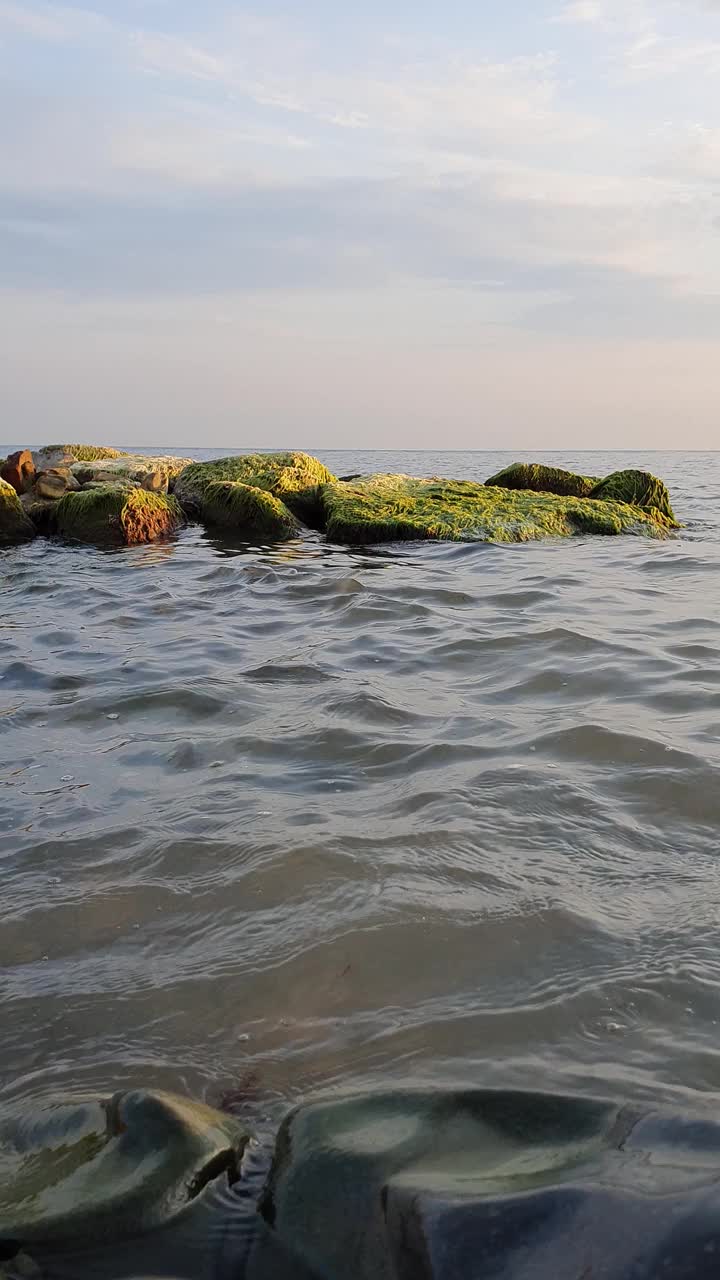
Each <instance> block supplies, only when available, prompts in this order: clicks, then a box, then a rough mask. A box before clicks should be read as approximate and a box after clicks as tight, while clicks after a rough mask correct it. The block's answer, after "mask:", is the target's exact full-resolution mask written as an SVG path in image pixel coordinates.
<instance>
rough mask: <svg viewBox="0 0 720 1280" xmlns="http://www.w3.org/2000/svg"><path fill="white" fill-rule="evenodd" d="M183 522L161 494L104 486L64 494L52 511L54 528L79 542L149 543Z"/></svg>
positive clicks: (177, 509) (170, 501)
mask: <svg viewBox="0 0 720 1280" xmlns="http://www.w3.org/2000/svg"><path fill="white" fill-rule="evenodd" d="M183 521H184V517H183V513H182V510H181V508H180V505H179V503H177V502H176V500H175V499H174V498H172V497H168V496H167V494H164V493H149V492H148V491H147V490H146V489H128V488H125V487H123V486H119V485H103V486H100V487H99V488H96V489H88V490H83V491H82V492H80V493H66V494H65V496H64V497H63V498H60V500H59V502H58V503H57V507H56V511H55V521H54V523H55V528H56V530H57V532H58V533H60V534H62V535H63V536H64V537H66V538H75V539H77V540H78V541H80V542H93V543H95V542H101V543H107V542H110V543H127V544H128V545H132V544H134V543H140V542H152V541H153V540H154V539H155V538H160V537H163V536H165V535H167V534H169V533H172V532H173V531H174V530H175V529H177V528H178V526H179V525H181V524H182V523H183Z"/></svg>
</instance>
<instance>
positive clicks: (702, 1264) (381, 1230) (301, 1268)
mask: <svg viewBox="0 0 720 1280" xmlns="http://www.w3.org/2000/svg"><path fill="white" fill-rule="evenodd" d="M719 1173H720V1126H718V1124H717V1122H716V1121H715V1119H714V1118H713V1117H712V1113H711V1111H710V1110H709V1109H708V1112H707V1113H706V1114H703V1113H702V1112H701V1113H700V1114H698V1115H673V1114H672V1113H666V1112H664V1111H663V1110H662V1109H661V1108H657V1107H653V1106H634V1105H632V1104H630V1105H626V1106H623V1105H622V1104H619V1103H614V1102H606V1101H604V1100H602V1099H595V1098H592V1097H561V1096H557V1095H554V1094H542V1093H520V1092H517V1093H514V1092H510V1091H497V1092H494V1091H492V1090H482V1089H467V1090H464V1091H457V1092H453V1091H444V1090H434V1091H432V1092H417V1093H412V1092H398V1093H395V1094H378V1095H366V1096H360V1097H353V1098H343V1099H337V1100H331V1101H319V1102H317V1103H315V1104H312V1103H310V1104H307V1105H305V1106H301V1107H300V1108H298V1109H297V1110H296V1111H295V1112H294V1113H293V1114H292V1115H291V1116H290V1117H289V1118H288V1119H287V1120H286V1121H285V1123H284V1124H283V1126H282V1128H281V1130H280V1133H279V1135H278V1139H277V1142H276V1146H275V1156H274V1161H273V1167H272V1169H271V1172H270V1176H269V1179H268V1181H267V1183H266V1187H265V1191H264V1194H263V1196H262V1199H261V1202H260V1211H261V1216H262V1218H263V1221H264V1229H259V1230H258V1231H257V1233H256V1237H255V1241H254V1244H253V1247H252V1248H251V1250H250V1256H249V1258H248V1263H247V1268H246V1269H245V1270H244V1271H242V1272H238V1274H242V1275H244V1276H245V1277H246V1280H291V1277H292V1278H295V1277H298V1276H303V1277H310V1276H312V1277H317V1278H319V1277H325V1278H327V1280H330V1278H331V1277H333V1278H334V1277H342V1278H343V1280H471V1277H477V1278H478V1280H480V1277H488V1280H489V1278H490V1277H498V1278H499V1277H503V1280H582V1278H583V1277H586V1278H587V1280H590V1277H603V1280H630V1277H637V1280H641V1278H642V1280H659V1278H660V1277H661V1276H662V1277H664V1278H666V1280H690V1278H691V1277H692V1280H715V1278H716V1277H717V1275H718V1221H719V1219H720V1189H719V1187H718V1174H719Z"/></svg>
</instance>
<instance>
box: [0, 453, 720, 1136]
mask: <svg viewBox="0 0 720 1280" xmlns="http://www.w3.org/2000/svg"><path fill="white" fill-rule="evenodd" d="M324 460H325V461H327V462H328V464H329V465H331V466H334V467H335V469H336V470H339V471H342V472H343V473H349V472H352V471H355V470H363V471H365V470H379V469H383V470H385V469H391V468H393V469H400V470H404V471H421V472H423V471H424V472H445V473H446V474H447V473H450V474H456V475H460V476H462V475H466V476H472V477H474V478H483V477H484V476H485V475H487V474H489V473H491V472H492V471H494V470H496V469H497V468H498V467H499V465H501V464H502V463H503V462H504V461H506V460H507V459H505V458H502V457H500V456H498V455H471V454H467V455H446V456H445V457H440V456H438V457H436V458H433V459H430V460H429V461H428V460H427V459H425V458H420V459H418V458H413V457H412V456H407V455H400V456H398V457H395V458H390V457H387V456H384V455H375V456H374V457H373V456H370V455H344V456H338V455H330V454H328V455H326V456H324ZM559 461H562V463H563V464H566V465H571V466H576V467H577V468H578V469H580V470H583V471H591V472H596V471H608V470H611V469H613V468H614V467H615V466H617V465H623V464H624V463H625V462H626V461H627V462H632V463H637V462H640V463H643V462H645V463H646V464H647V465H650V466H651V467H652V469H653V470H655V471H657V472H658V473H659V474H660V475H662V476H664V477H665V478H666V479H667V480H668V482H669V484H670V486H671V490H672V496H673V500H674V503H675V506H676V510H677V511H678V513H679V515H680V518H681V519H684V520H685V521H687V528H686V529H685V530H684V531H683V533H682V534H681V535H680V536H679V537H678V538H677V539H675V540H673V541H671V542H668V543H650V542H645V541H643V540H639V539H638V540H635V539H630V538H628V539H624V540H617V541H616V540H613V539H598V540H597V541H591V540H585V539H577V540H574V541H573V542H570V543H557V544H545V545H541V544H537V545H528V546H522V547H492V546H477V545H473V546H455V545H450V546H431V545H418V546H409V545H406V546H403V547H401V548H375V549H369V550H368V549H363V550H362V551H361V552H358V551H353V550H348V549H346V548H342V547H332V546H327V545H326V544H325V543H324V542H323V540H322V538H321V537H320V536H319V535H316V534H314V533H311V534H309V535H308V536H307V537H306V538H299V539H296V540H294V541H292V542H289V543H287V544H283V545H279V546H272V547H262V546H256V545H250V544H247V543H244V542H242V541H241V540H239V539H238V540H232V539H227V538H220V537H218V536H216V535H214V534H211V533H208V532H205V531H203V530H202V529H200V528H198V527H193V528H189V529H188V530H186V531H184V532H183V533H182V534H181V535H180V537H179V538H178V539H177V541H175V542H173V543H168V544H163V545H155V546H151V547H140V548H133V549H131V550H126V551H97V550H94V549H90V548H82V547H73V546H63V545H61V544H59V543H58V544H55V543H46V542H41V541H38V542H36V543H34V544H31V545H29V546H27V547H21V548H18V549H16V550H12V551H8V552H5V553H3V555H2V560H1V561H0V565H1V571H2V574H3V585H4V601H5V609H4V611H3V620H2V623H0V626H1V627H2V632H3V637H2V638H3V666H2V676H3V679H2V686H1V689H0V756H1V759H2V764H1V766H0V858H1V859H2V884H3V915H2V923H1V924H0V983H1V984H2V996H3V1048H4V1052H3V1057H2V1062H1V1063H0V1101H2V1100H5V1101H6V1102H7V1101H9V1100H14V1101H17V1100H18V1099H22V1098H24V1097H27V1096H30V1095H32V1096H39V1097H43V1096H48V1097H49V1096H53V1095H55V1094H57V1093H65V1092H69V1093H75V1092H77V1091H86V1090H90V1091H93V1092H94V1091H99V1092H107V1091H112V1090H113V1089H115V1088H120V1087H122V1086H126V1085H133V1084H138V1083H139V1084H142V1085H144V1086H148V1087H152V1086H155V1087H162V1088H167V1089H172V1090H174V1091H178V1092H185V1093H189V1094H191V1095H193V1096H195V1097H199V1098H205V1099H207V1100H209V1101H218V1100H219V1099H220V1098H221V1097H222V1096H223V1095H225V1094H232V1095H233V1096H237V1095H238V1094H240V1095H241V1097H242V1098H243V1105H244V1106H245V1107H246V1109H247V1111H248V1112H249V1114H250V1116H251V1118H252V1120H253V1123H254V1124H255V1125H256V1126H260V1128H262V1126H263V1125H264V1124H265V1125H272V1124H274V1123H275V1121H276V1120H277V1118H278V1117H279V1115H280V1114H282V1113H283V1112H284V1111H285V1109H286V1107H287V1105H288V1103H289V1102H292V1101H295V1100H297V1099H299V1098H301V1097H303V1096H305V1095H306V1094H307V1093H309V1092H310V1091H312V1090H315V1089H318V1088H326V1087H334V1086H341V1087H343V1088H347V1087H368V1086H370V1087H372V1086H378V1085H380V1086H382V1087H386V1086H387V1085H388V1084H390V1083H392V1082H393V1081H396V1082H402V1083H403V1084H407V1083H411V1084H412V1083H428V1082H432V1081H442V1082H443V1083H446V1084H452V1083H454V1084H459V1085H467V1084H474V1085H485V1084H492V1083H494V1082H495V1083H499V1082H500V1083H503V1084H508V1083H514V1084H518V1085H530V1086H532V1087H537V1086H538V1085H539V1084H543V1085H545V1086H547V1087H555V1086H556V1087H560V1088H563V1089H566V1090H567V1089H570V1088H575V1089H580V1090H584V1091H587V1092H593V1093H594V1092H597V1091H598V1085H599V1082H601V1084H602V1089H603V1091H610V1092H615V1093H617V1095H618V1096H620V1095H622V1096H624V1095H633V1096H646V1097H656V1096H666V1097H667V1096H673V1095H675V1096H677V1095H690V1094H707V1093H713V1092H714V1091H715V1090H716V1089H717V1087H718V1083H719V1082H720V1055H719V1053H718V1020H719V1019H720V959H719V958H718V957H719V955H720V953H719V952H718V947H717V925H718V908H719V904H720V884H719V881H718V871H717V831H718V826H719V824H720V799H719V797H720V788H719V787H718V766H719V765H720V745H719V744H720V641H719V640H718V634H717V619H716V615H717V600H718V586H719V585H720V583H719V580H718V574H719V573H720V556H719V555H718V551H719V549H720V548H719V541H718V532H719V529H720V524H719V517H718V510H720V508H719V506H718V497H720V469H719V467H718V462H717V459H716V457H715V456H714V455H711V456H706V457H700V456H697V455H695V456H690V457H681V456H679V455H666V456H664V457H658V458H652V459H649V460H648V459H635V458H633V459H632V460H629V459H628V460H624V459H623V458H618V457H616V458H610V457H608V458H604V457H601V458H598V457H593V458H592V459H588V458H587V457H586V458H582V456H578V457H572V456H567V457H565V458H563V459H559Z"/></svg>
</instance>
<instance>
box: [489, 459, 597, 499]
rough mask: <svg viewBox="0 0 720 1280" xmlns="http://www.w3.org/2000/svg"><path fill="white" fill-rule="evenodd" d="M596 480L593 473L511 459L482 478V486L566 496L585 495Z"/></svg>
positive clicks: (581, 496) (589, 492)
mask: <svg viewBox="0 0 720 1280" xmlns="http://www.w3.org/2000/svg"><path fill="white" fill-rule="evenodd" d="M597 483H598V480H597V477H596V476H580V475H576V474H575V472H574V471H563V470H562V468H561V467H546V466H543V464H542V463H539V462H532V463H531V462H513V464H512V465H511V466H509V467H505V468H504V469H503V470H502V471H498V473H497V475H494V476H491V477H490V479H489V480H486V481H485V484H486V485H492V486H495V487H497V488H500V489H531V490H533V491H534V492H535V493H557V494H559V495H560V496H561V497H568V498H589V497H590V494H591V492H592V490H593V488H594V487H595V485H596V484H597Z"/></svg>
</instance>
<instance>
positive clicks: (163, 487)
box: [142, 468, 169, 493]
mask: <svg viewBox="0 0 720 1280" xmlns="http://www.w3.org/2000/svg"><path fill="white" fill-rule="evenodd" d="M168 484H169V476H168V473H167V471H162V470H160V469H159V468H156V469H155V470H154V471H147V472H146V473H145V475H144V476H143V477H142V487H143V489H147V490H148V493H160V492H162V493H167V491H168Z"/></svg>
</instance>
